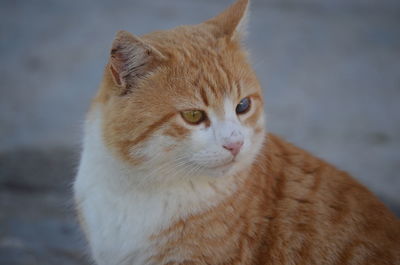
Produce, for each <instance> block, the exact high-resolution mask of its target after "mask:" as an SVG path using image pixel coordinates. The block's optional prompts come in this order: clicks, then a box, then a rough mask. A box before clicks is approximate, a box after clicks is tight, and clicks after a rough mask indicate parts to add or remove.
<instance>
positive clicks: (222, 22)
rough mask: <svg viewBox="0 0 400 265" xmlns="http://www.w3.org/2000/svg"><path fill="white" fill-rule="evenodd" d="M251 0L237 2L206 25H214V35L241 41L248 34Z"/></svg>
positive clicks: (238, 0)
mask: <svg viewBox="0 0 400 265" xmlns="http://www.w3.org/2000/svg"><path fill="white" fill-rule="evenodd" d="M249 2H250V1H249V0H237V1H236V2H235V3H234V4H233V5H231V6H230V7H228V8H227V9H225V10H224V11H223V12H222V13H220V14H219V15H217V16H216V17H214V18H212V19H210V20H207V21H206V22H205V24H210V25H212V26H213V27H212V31H213V33H214V35H215V36H216V37H217V38H219V37H228V38H230V39H231V40H240V39H241V38H242V37H243V35H245V34H246V28H247V20H248V18H247V17H248V9H249Z"/></svg>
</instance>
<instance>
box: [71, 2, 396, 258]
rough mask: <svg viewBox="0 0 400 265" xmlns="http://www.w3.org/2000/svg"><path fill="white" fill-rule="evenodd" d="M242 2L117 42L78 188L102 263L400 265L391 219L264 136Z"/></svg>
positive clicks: (368, 196) (318, 164)
mask: <svg viewBox="0 0 400 265" xmlns="http://www.w3.org/2000/svg"><path fill="white" fill-rule="evenodd" d="M248 5H249V3H248V0H238V1H237V2H235V3H234V4H233V5H231V6H230V7H229V8H228V9H226V10H225V11H223V12H222V13H221V14H219V15H217V16H216V17H214V18H212V19H209V20H207V21H206V22H204V23H201V24H198V25H193V26H180V27H177V28H175V29H172V30H166V31H158V32H153V33H150V34H147V35H144V36H141V37H137V36H134V35H132V34H130V33H128V32H126V31H119V32H118V33H117V35H116V38H115V40H114V42H113V44H112V49H111V53H110V57H109V62H108V64H107V66H106V68H105V71H104V77H103V80H102V83H101V85H100V89H99V91H98V93H97V95H96V97H95V99H94V100H93V102H92V105H91V108H90V111H89V112H88V115H87V118H86V123H85V131H84V140H83V151H82V156H81V161H80V166H79V170H78V173H77V177H76V180H75V182H74V194H75V201H76V208H77V212H78V218H79V221H80V224H81V226H82V229H83V231H84V234H85V235H86V237H87V239H88V242H89V246H90V251H91V255H92V257H93V259H94V261H95V262H96V264H99V265H117V264H118V265H132V264H164V265H173V264H181V265H183V264H186V265H189V264H213V265H218V264H220V265H228V264H229V265H230V264H242V265H245V264H248V265H253V264H254V265H255V264H257V265H261V264H262V265H272V264H273V265H290V264H317V265H322V264H387V265H393V264H400V221H399V220H398V219H397V217H395V216H394V215H393V214H392V213H391V212H390V211H389V210H388V209H387V208H386V207H385V206H384V205H383V204H382V203H381V202H380V201H378V199H377V198H376V197H375V196H374V195H373V194H372V193H371V192H370V191H368V190H367V189H366V188H365V187H364V186H362V185H361V184H359V183H357V182H356V181H355V180H354V179H353V178H352V177H350V176H349V175H348V174H347V173H345V172H343V171H340V170H338V169H335V168H334V167H333V166H331V165H329V164H327V163H326V162H324V161H322V160H321V159H318V158H316V157H314V156H312V155H311V154H309V153H308V152H306V151H303V150H301V149H299V148H297V147H295V146H293V145H292V144H290V143H287V142H286V141H284V140H282V139H281V138H279V137H278V136H276V135H274V134H271V133H266V131H265V129H264V128H265V119H264V113H263V104H264V100H263V97H262V92H261V91H262V90H261V88H260V84H259V82H258V80H257V77H256V75H255V73H254V71H253V70H252V68H251V66H250V64H249V62H248V59H247V52H246V51H245V49H244V48H243V43H242V42H243V39H244V37H245V31H246V18H247V10H248Z"/></svg>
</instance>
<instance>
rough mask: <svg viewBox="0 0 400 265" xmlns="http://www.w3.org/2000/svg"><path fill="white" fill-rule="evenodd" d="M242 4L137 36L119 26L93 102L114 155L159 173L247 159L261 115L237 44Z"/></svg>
mask: <svg viewBox="0 0 400 265" xmlns="http://www.w3.org/2000/svg"><path fill="white" fill-rule="evenodd" d="M247 8H248V1H247V0H239V1H237V2H236V3H235V4H233V5H232V6H231V7H230V8H228V9H227V10H225V11H224V12H223V13H221V14H220V15H218V16H216V17H215V18H213V19H210V20H208V21H206V22H204V23H202V24H199V25H194V26H182V27H178V28H175V29H172V30H168V31H159V32H153V33H150V34H147V35H144V36H142V37H140V38H139V37H136V36H133V35H131V34H130V33H127V32H124V31H121V32H118V33H117V36H116V39H115V40H114V43H113V45H112V49H111V55H110V61H109V64H108V65H107V67H106V70H105V77H104V80H103V83H102V86H101V89H100V92H99V94H98V96H97V98H96V100H95V103H96V105H97V104H100V105H101V107H102V110H103V137H104V140H105V142H106V145H107V146H108V147H109V148H110V149H112V150H113V152H114V153H115V154H116V155H117V156H119V158H121V159H123V160H125V161H126V162H128V163H130V164H131V165H132V166H134V167H137V168H141V169H143V170H147V171H149V172H150V171H152V172H154V175H155V176H164V177H165V178H173V177H174V176H186V177H188V178H191V177H193V178H195V177H202V176H211V177H216V176H222V175H227V174H234V173H236V172H238V171H240V170H241V169H243V168H244V167H246V166H248V165H249V164H251V162H252V161H253V160H254V158H255V156H256V154H257V153H258V152H259V150H260V148H261V145H262V142H263V139H264V117H263V100H262V92H261V89H260V86H259V83H258V80H257V78H256V76H255V73H254V71H253V70H252V68H251V67H250V65H249V63H248V61H247V54H246V52H245V51H244V50H243V48H242V44H241V38H242V37H243V31H244V24H245V20H246V11H247ZM149 174H150V173H149Z"/></svg>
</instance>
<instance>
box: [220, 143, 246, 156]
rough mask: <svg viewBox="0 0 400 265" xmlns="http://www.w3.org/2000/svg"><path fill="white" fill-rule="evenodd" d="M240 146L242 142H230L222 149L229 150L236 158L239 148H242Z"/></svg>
mask: <svg viewBox="0 0 400 265" xmlns="http://www.w3.org/2000/svg"><path fill="white" fill-rule="evenodd" d="M242 146H243V141H238V142H232V143H228V144H224V145H223V147H224V148H225V149H226V150H229V151H230V152H231V153H232V155H233V156H236V155H237V154H238V153H239V152H240V148H242Z"/></svg>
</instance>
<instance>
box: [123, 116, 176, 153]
mask: <svg viewBox="0 0 400 265" xmlns="http://www.w3.org/2000/svg"><path fill="white" fill-rule="evenodd" d="M174 115H175V113H174V112H171V113H168V114H166V115H164V116H163V117H162V118H161V119H159V120H158V121H156V122H155V123H153V124H151V125H150V126H149V127H148V128H147V130H146V131H144V133H142V134H141V135H139V136H138V137H136V139H135V140H132V141H129V147H132V146H135V145H137V144H138V143H140V142H142V141H144V140H146V139H147V138H149V137H150V135H151V133H152V132H154V131H155V130H156V129H158V128H160V127H161V126H162V125H163V124H164V123H166V122H167V121H168V120H169V119H171V118H172V117H173V116H174Z"/></svg>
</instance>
